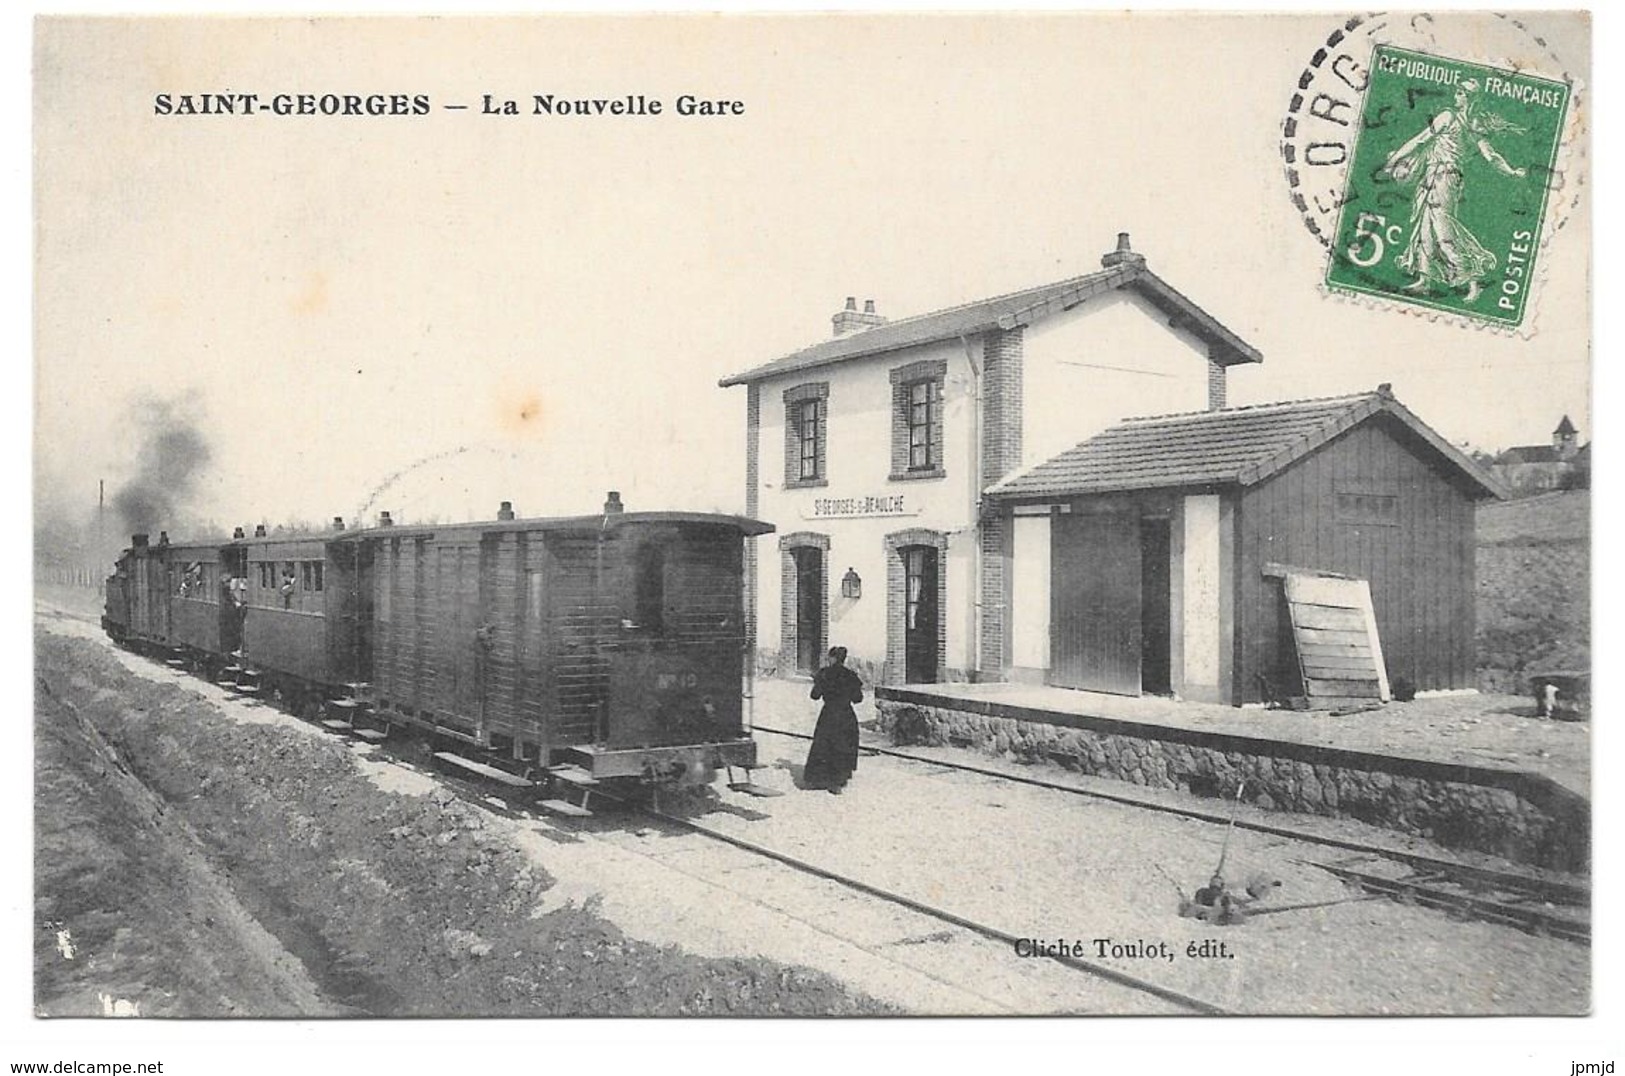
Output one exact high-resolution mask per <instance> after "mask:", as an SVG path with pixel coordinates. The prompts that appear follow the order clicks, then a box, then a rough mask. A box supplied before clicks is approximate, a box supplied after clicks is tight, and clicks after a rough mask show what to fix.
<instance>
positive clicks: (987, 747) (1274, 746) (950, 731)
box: [756, 680, 1591, 871]
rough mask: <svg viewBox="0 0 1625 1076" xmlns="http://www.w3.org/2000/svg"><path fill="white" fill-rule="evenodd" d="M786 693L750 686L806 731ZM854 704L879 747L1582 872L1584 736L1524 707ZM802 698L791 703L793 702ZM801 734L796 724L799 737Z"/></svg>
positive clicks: (934, 699)
mask: <svg viewBox="0 0 1625 1076" xmlns="http://www.w3.org/2000/svg"><path fill="white" fill-rule="evenodd" d="M806 691H807V686H806V685H805V684H802V683H799V682H797V681H782V680H768V681H759V682H758V684H757V689H756V696H757V706H758V709H759V710H760V711H761V712H763V714H764V717H763V719H762V720H763V724H770V723H773V722H774V721H778V722H779V723H780V724H779V727H782V728H787V729H792V730H802V731H811V728H812V725H813V722H814V721H815V720H816V714H817V704H816V703H813V702H811V701H810V700H807V699H806V698H805V695H806ZM873 695H874V698H873V700H872V708H871V703H870V702H866V703H865V704H864V705H863V706H862V707H860V708H859V711H860V712H859V718H860V720H864V719H870V720H872V731H871V732H870V733H869V734H868V735H867V736H866V738H869V737H872V738H873V740H874V741H875V742H876V743H880V744H886V743H892V742H898V741H900V742H913V743H928V744H937V745H945V746H958V747H961V748H964V749H967V750H971V751H975V752H979V753H983V754H988V755H994V756H1001V757H1004V758H1007V759H1012V760H1016V761H1022V762H1032V763H1041V764H1055V765H1059V766H1063V767H1065V768H1067V769H1070V770H1075V771H1078V772H1082V773H1086V774H1091V775H1095V776H1099V777H1103V778H1108V779H1115V780H1121V781H1127V782H1130V783H1134V784H1139V785H1145V786H1148V787H1155V788H1163V789H1168V790H1176V791H1179V792H1185V793H1189V794H1192V795H1195V796H1203V797H1221V796H1225V795H1228V794H1233V792H1234V789H1235V787H1236V785H1237V784H1238V783H1240V782H1241V781H1246V788H1245V791H1244V793H1243V796H1244V799H1245V801H1246V802H1248V803H1249V804H1252V805H1255V806H1259V807H1263V808H1265V809H1268V810H1279V811H1291V812H1298V813H1305V814H1318V815H1324V816H1332V817H1347V818H1355V819H1358V820H1360V821H1363V822H1368V823H1373V824H1376V825H1380V826H1384V827H1386V828H1390V829H1394V830H1397V831H1399V832H1403V833H1407V834H1412V835H1416V836H1421V837H1423V838H1425V839H1428V840H1432V841H1434V842H1436V843H1438V844H1440V845H1443V846H1447V847H1458V848H1471V849H1475V850H1478V851H1483V852H1488V853H1491V854H1495V855H1501V856H1504V857H1506V858H1509V859H1514V860H1518V861H1520V862H1527V863H1532V864H1536V865H1539V866H1545V867H1550V868H1553V869H1558V870H1568V871H1584V870H1585V869H1586V868H1587V864H1588V862H1589V842H1590V836H1589V835H1590V813H1591V808H1590V802H1589V791H1590V735H1589V726H1588V725H1587V724H1584V723H1571V722H1561V721H1551V720H1546V719H1542V718H1539V717H1537V716H1535V707H1534V700H1533V699H1530V698H1520V697H1516V696H1506V695H1479V694H1462V695H1450V696H1440V697H1433V698H1423V699H1418V700H1415V701H1413V702H1408V703H1399V702H1394V703H1389V704H1387V705H1385V706H1382V707H1380V708H1378V709H1373V710H1367V711H1362V712H1358V713H1348V714H1339V715H1335V716H1334V715H1331V714H1328V713H1325V712H1311V711H1290V710H1264V709H1253V708H1246V709H1243V708H1237V707H1230V706H1221V705H1212V704H1202V703H1188V702H1180V701H1176V700H1173V699H1167V698H1156V697H1140V698H1133V697H1126V696H1119V695H1106V694H1101V693H1096V692H1087V691H1073V690H1068V689H1063V688H1053V687H1045V686H1039V685H1025V684H1002V683H1001V684H909V685H882V686H879V687H877V688H876V689H875V690H874V692H873ZM797 696H799V698H798V697H797ZM803 726H804V728H803Z"/></svg>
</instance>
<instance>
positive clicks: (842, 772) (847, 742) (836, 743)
mask: <svg viewBox="0 0 1625 1076" xmlns="http://www.w3.org/2000/svg"><path fill="white" fill-rule="evenodd" d="M812 697H813V698H815V699H822V700H823V701H824V708H823V709H822V710H820V711H819V713H818V727H817V728H816V729H814V730H813V742H812V750H810V751H808V752H807V766H806V769H805V770H803V772H802V784H803V786H804V787H806V788H823V789H828V790H829V791H830V792H832V793H835V794H836V795H840V792H841V790H842V789H843V788H845V787H846V783H847V781H849V780H851V779H852V771H853V770H855V769H857V768H858V715H857V713H856V712H855V711H854V710H853V709H852V707H853V706H855V705H856V704H858V703H860V702H862V701H863V681H862V680H860V679H858V674H857V673H855V672H853V671H852V670H851V669H848V668H847V667H846V647H844V646H837V647H834V648H833V649H831V650H830V652H829V664H828V665H825V666H824V667H823V668H822V669H819V670H818V672H817V673H816V674H815V675H814V676H813V686H812Z"/></svg>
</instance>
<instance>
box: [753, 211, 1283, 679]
mask: <svg viewBox="0 0 1625 1076" xmlns="http://www.w3.org/2000/svg"><path fill="white" fill-rule="evenodd" d="M1100 263H1101V267H1100V269H1099V270H1097V271H1093V272H1088V273H1084V274H1082V275H1079V276H1074V277H1071V278H1069V279H1066V280H1061V281H1058V282H1055V283H1051V284H1044V285H1040V286H1036V287H1032V288H1027V289H1024V290H1022V291H1018V292H1013V293H1010V294H1007V295H1000V296H995V297H992V298H987V299H981V300H977V301H975V302H970V303H966V304H963V305H960V306H954V307H950V308H948V309H944V310H937V311H933V312H931V313H926V314H921V315H917V316H912V317H906V318H901V319H898V320H888V319H887V318H886V317H884V316H883V315H881V314H880V313H879V312H878V311H877V310H876V309H875V306H874V304H873V302H872V301H870V302H866V303H865V304H864V305H863V307H862V308H861V309H860V308H859V307H858V304H857V302H856V300H855V299H848V300H847V302H846V307H845V309H843V310H841V311H839V312H838V313H836V314H835V315H834V318H833V319H832V320H833V329H834V332H833V335H832V337H831V338H829V339H826V340H823V341H821V342H819V343H815V344H812V345H810V346H808V347H805V348H802V349H801V350H798V351H796V352H793V353H791V354H788V355H784V356H781V357H778V358H775V359H773V360H772V361H770V362H766V363H763V364H761V365H759V366H756V367H753V368H751V369H749V370H746V371H744V372H742V373H738V374H735V375H733V376H731V377H728V378H725V379H723V380H722V382H721V384H722V385H723V386H724V387H728V386H743V387H744V388H745V390H746V423H745V426H746V435H745V451H746V491H745V492H746V513H747V514H748V515H750V516H753V517H757V518H760V519H765V520H769V521H771V522H773V523H774V524H775V525H776V526H777V528H778V531H777V533H776V534H775V535H771V536H768V537H765V538H758V539H756V540H755V549H754V551H753V553H752V554H750V559H749V561H748V563H747V575H748V580H747V593H746V608H747V616H748V618H749V620H750V622H751V630H752V632H753V638H754V646H755V648H756V651H757V654H758V656H759V659H760V661H761V662H762V664H763V665H764V666H765V667H767V668H769V669H774V670H777V671H779V672H780V673H782V674H789V675H794V674H797V673H800V674H806V673H810V672H811V671H812V670H814V669H815V668H816V667H817V666H818V664H819V663H820V660H821V658H822V655H823V654H824V653H825V651H827V649H828V648H829V647H830V646H834V645H839V646H845V647H847V648H848V650H849V653H850V657H849V662H850V663H851V664H852V665H853V666H854V667H855V668H857V669H858V670H859V671H860V673H862V674H863V675H864V676H865V678H866V679H868V680H869V681H870V682H871V683H875V682H879V683H905V682H908V683H930V682H941V681H962V680H977V679H993V680H996V679H1005V678H1007V677H1009V676H1010V675H1011V672H1012V669H1013V668H1015V667H1016V665H1017V655H1016V654H1015V653H1014V651H1013V649H1012V647H1013V646H1014V645H1015V644H1016V642H1017V641H1018V637H1017V636H1016V635H1015V632H1014V631H1013V629H1014V624H1013V623H1012V616H1011V611H1012V604H1011V601H1012V596H1013V586H1014V583H1015V580H1014V578H1013V576H1012V571H1013V568H1014V566H1015V564H1016V561H1015V559H1014V556H1013V552H1014V546H1013V540H1014V537H1015V528H1016V524H1015V520H1016V517H1015V515H1014V514H1013V512H1012V511H1011V510H1009V509H1008V508H1006V507H1004V506H1002V505H1001V503H1000V502H998V501H996V500H995V499H992V498H989V497H988V495H987V493H988V490H989V489H990V488H991V487H994V486H996V485H997V484H998V483H1000V482H1001V481H1003V480H1004V479H1006V478H1008V477H1010V476H1011V475H1013V474H1016V473H1017V472H1020V471H1022V470H1023V469H1025V468H1027V467H1030V466H1032V465H1035V464H1037V463H1040V462H1042V461H1044V460H1047V459H1049V458H1051V457H1052V456H1054V455H1056V454H1057V453H1059V452H1062V451H1064V450H1066V449H1068V448H1071V447H1073V446H1075V445H1077V444H1078V443H1079V442H1081V441H1083V440H1085V439H1087V438H1089V437H1091V436H1093V435H1095V434H1097V433H1100V432H1101V431H1103V430H1105V429H1107V428H1108V427H1109V426H1111V425H1113V424H1114V423H1116V422H1118V421H1119V420H1121V419H1124V418H1126V417H1128V416H1131V415H1137V414H1144V413H1146V412H1148V411H1153V410H1155V411H1199V410H1208V409H1219V408H1222V407H1224V405H1225V402H1226V380H1227V377H1228V375H1229V371H1230V369H1231V367H1234V366H1237V365H1240V364H1246V363H1256V362H1259V361H1261V356H1260V354H1259V352H1258V351H1257V349H1255V348H1254V347H1253V346H1252V345H1250V344H1249V343H1247V342H1246V341H1245V340H1243V339H1242V338H1241V337H1240V336H1238V335H1237V334H1236V333H1235V332H1233V331H1232V330H1230V329H1229V328H1227V327H1226V326H1225V325H1223V324H1222V323H1221V322H1220V321H1219V320H1218V319H1217V318H1215V317H1214V316H1213V315H1211V314H1210V313H1208V312H1207V311H1206V310H1204V309H1203V308H1201V307H1200V306H1198V305H1197V304H1196V303H1195V302H1193V301H1192V300H1190V299H1189V298H1187V297H1186V296H1185V295H1183V294H1181V293H1180V292H1179V291H1178V290H1177V289H1175V288H1174V287H1173V286H1172V285H1170V284H1169V283H1167V282H1166V281H1164V280H1163V279H1162V278H1160V277H1159V276H1157V275H1156V274H1155V273H1154V272H1153V271H1152V270H1151V269H1150V268H1149V267H1148V265H1147V263H1146V259H1145V257H1144V256H1143V255H1141V254H1139V253H1136V252H1135V251H1134V250H1133V249H1132V247H1131V244H1130V241H1129V237H1128V236H1127V235H1126V234H1123V235H1120V236H1119V237H1118V242H1117V246H1116V249H1114V250H1112V251H1110V252H1108V253H1107V254H1106V255H1105V256H1104V257H1102V258H1101V259H1100ZM1015 615H1016V617H1018V618H1019V617H1021V616H1022V615H1024V614H1023V613H1022V611H1021V610H1020V609H1017V610H1016V611H1015ZM1020 639H1021V640H1022V641H1026V637H1025V636H1021V637H1020Z"/></svg>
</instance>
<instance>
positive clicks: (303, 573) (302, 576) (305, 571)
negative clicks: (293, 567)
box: [299, 560, 316, 590]
mask: <svg viewBox="0 0 1625 1076" xmlns="http://www.w3.org/2000/svg"><path fill="white" fill-rule="evenodd" d="M310 568H311V564H310V561H308V560H307V561H304V562H303V563H301V564H300V565H299V589H300V590H315V589H316V587H315V580H314V579H313V578H311V577H312V575H313V574H314V573H313V572H312V571H311V570H310Z"/></svg>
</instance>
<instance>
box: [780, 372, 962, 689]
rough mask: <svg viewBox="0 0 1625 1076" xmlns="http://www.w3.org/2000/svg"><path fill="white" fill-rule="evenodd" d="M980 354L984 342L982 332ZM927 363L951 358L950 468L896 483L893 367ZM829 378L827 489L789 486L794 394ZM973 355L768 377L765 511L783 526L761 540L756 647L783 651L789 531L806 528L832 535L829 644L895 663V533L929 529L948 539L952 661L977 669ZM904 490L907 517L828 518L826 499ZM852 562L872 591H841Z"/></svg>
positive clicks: (947, 406)
mask: <svg viewBox="0 0 1625 1076" xmlns="http://www.w3.org/2000/svg"><path fill="white" fill-rule="evenodd" d="M971 346H972V347H974V348H976V349H977V360H978V361H980V358H981V355H980V342H979V341H976V340H973V341H971ZM922 360H942V361H944V362H946V363H947V369H948V372H947V379H946V382H945V384H944V385H943V469H944V471H945V477H943V478H934V479H923V480H914V481H901V482H893V481H890V480H889V476H890V474H891V437H892V427H891V422H892V416H891V406H892V387H891V371H892V369H894V368H895V367H899V366H906V365H908V364H910V363H914V362H919V361H922ZM819 381H823V382H827V383H828V384H829V396H828V398H827V406H826V412H825V413H826V420H827V423H828V426H827V431H828V432H827V436H826V441H825V460H824V465H825V475H826V477H827V482H826V483H825V484H824V485H822V486H812V487H802V488H795V489H786V488H784V420H785V414H784V392H785V390H786V389H789V388H793V387H795V386H797V385H803V384H807V383H809V382H819ZM972 391H973V381H972V377H971V374H970V363H969V361H968V360H967V359H966V357H965V349H964V347H962V346H961V345H960V343H959V341H957V340H954V341H949V342H946V343H940V344H933V345H927V346H922V347H916V348H909V349H907V350H904V351H898V352H894V353H891V354H887V355H878V356H875V357H873V358H867V359H857V360H853V361H850V362H844V363H837V364H834V365H831V366H825V367H818V368H814V369H810V370H804V371H800V372H798V373H792V374H787V375H783V376H780V377H775V378H769V379H767V380H765V381H763V382H762V387H761V393H762V418H761V430H760V434H759V436H760V439H761V440H760V443H759V445H758V446H757V450H758V456H757V458H758V459H759V460H760V464H761V479H760V481H761V487H760V489H759V491H758V492H759V496H760V501H759V507H758V513H759V515H760V517H761V518H762V519H764V520H766V521H767V522H769V523H772V524H773V525H774V526H775V527H776V528H777V532H776V533H775V534H770V535H767V536H765V537H763V538H760V539H758V542H759V545H758V547H757V548H758V550H759V555H758V558H757V594H758V599H757V601H758V612H757V632H756V645H757V647H758V648H759V649H762V650H777V649H778V648H779V646H780V644H781V641H782V640H781V635H780V619H779V618H780V593H781V586H782V581H783V580H782V571H783V569H782V558H781V556H780V553H779V537H780V536H782V535H785V534H791V533H794V532H797V531H812V532H815V533H818V534H824V535H828V536H829V540H830V550H829V576H828V579H827V584H828V586H829V588H830V589H829V593H830V598H829V643H830V645H832V646H833V645H839V646H845V647H846V648H847V649H848V651H849V652H850V654H851V656H852V657H855V658H859V659H862V660H863V661H866V662H871V663H874V664H875V665H877V666H878V665H879V664H880V663H881V662H883V661H885V659H886V617H887V608H886V579H887V575H886V569H887V555H886V549H885V539H886V536H887V535H888V534H893V533H895V532H897V531H902V530H908V529H912V528H915V527H921V528H925V529H928V530H934V531H941V532H944V533H946V534H947V535H948V536H949V537H948V552H947V556H946V557H945V558H943V561H942V563H941V565H940V569H939V570H941V571H942V572H944V573H945V578H946V582H947V606H946V608H944V609H943V610H941V615H942V616H943V617H944V618H945V622H946V625H947V639H946V654H945V655H944V661H945V664H946V667H947V668H949V669H956V670H963V669H966V668H967V667H968V665H969V640H970V638H972V637H973V636H972V635H971V632H972V631H973V629H974V625H973V617H974V605H973V602H974V597H975V595H976V592H977V579H976V558H977V539H976V531H975V496H976V490H975V480H974V470H973V468H975V466H976V453H975V406H974V400H973V398H972V395H971V394H972ZM864 496H874V497H892V496H901V497H902V498H903V500H904V505H905V511H904V512H903V513H902V514H898V515H882V516H867V517H859V518H819V514H818V512H817V507H816V502H817V501H818V500H820V499H844V498H851V497H864ZM848 568H850V569H852V570H853V571H855V572H857V573H858V577H859V578H860V579H861V580H862V584H863V596H862V597H861V598H858V599H856V600H852V599H847V598H842V597H841V579H842V577H843V576H845V574H846V572H847V569H848Z"/></svg>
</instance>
